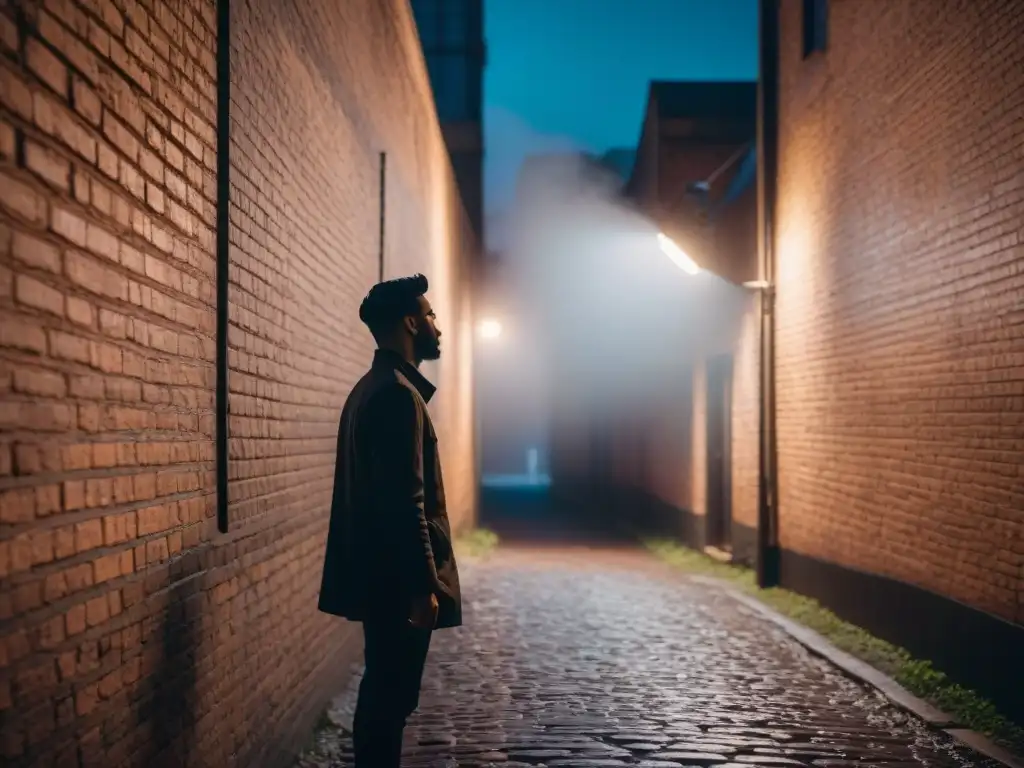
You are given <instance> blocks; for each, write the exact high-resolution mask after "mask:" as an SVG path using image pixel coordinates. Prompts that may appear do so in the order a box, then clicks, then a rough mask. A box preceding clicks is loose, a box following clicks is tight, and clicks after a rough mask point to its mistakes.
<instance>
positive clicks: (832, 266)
mask: <svg viewBox="0 0 1024 768" xmlns="http://www.w3.org/2000/svg"><path fill="white" fill-rule="evenodd" d="M830 5H831V9H832V10H831V18H830V24H829V36H830V39H829V47H828V50H827V51H825V52H824V53H823V54H817V55H814V56H812V57H811V58H809V59H807V60H803V59H802V58H801V39H800V37H801V32H800V30H801V19H800V7H801V4H800V3H798V2H795V0H792V1H791V2H784V3H782V7H783V15H782V20H781V21H782V30H783V34H782V55H781V71H780V74H781V114H780V122H781V135H780V148H779V154H780V165H779V179H778V183H779V200H778V222H777V233H778V240H777V252H778V281H779V293H778V358H777V369H778V446H779V462H780V463H779V473H780V474H779V493H780V497H779V508H780V510H781V520H780V528H781V536H782V543H783V545H784V546H785V547H787V548H790V549H793V550H796V551H798V552H801V553H805V554H808V555H813V556H816V557H819V558H822V559H825V560H829V561H833V562H836V563H840V564H843V565H846V566H852V567H855V568H860V569H863V570H866V571H870V572H874V573H878V574H883V575H886V576H890V577H894V578H897V579H900V580H903V581H907V582H910V583H912V584H916V585H919V586H923V587H926V588H930V589H932V590H935V591H937V592H939V593H941V594H945V595H947V596H950V597H952V598H955V599H957V600H960V601H962V602H965V603H967V604H970V605H973V606H975V607H977V608H980V609H984V610H986V611H989V612H991V613H995V614H998V615H1000V616H1003V617H1005V618H1007V619H1010V620H1015V621H1017V622H1019V623H1020V622H1024V520H1022V518H1021V512H1020V510H1021V509H1022V508H1024V495H1022V484H1021V478H1022V476H1024V475H1022V473H1024V452H1022V450H1021V448H1022V445H1021V442H1020V435H1021V434H1022V433H1024V408H1022V404H1024V386H1022V383H1021V376H1020V371H1021V364H1022V358H1021V349H1022V342H1024V334H1022V331H1021V328H1022V326H1021V325H1020V311H1021V300H1020V296H1021V291H1022V288H1024V277H1022V276H1024V269H1022V266H1024V245H1022V243H1021V235H1020V222H1021V220H1022V219H1024V155H1022V154H1021V150H1020V148H1021V146H1024V101H1022V99H1021V94H1022V91H1021V88H1020V73H1021V72H1022V71H1024V7H1022V6H1019V5H1018V4H1015V3H1006V2H1000V0H980V1H979V2H973V3H961V2H954V1H953V0H948V1H947V0H938V1H936V0H906V2H900V3H857V2H852V1H851V2H833V3H831V4H830Z"/></svg>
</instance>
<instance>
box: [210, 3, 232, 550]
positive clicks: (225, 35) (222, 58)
mask: <svg viewBox="0 0 1024 768" xmlns="http://www.w3.org/2000/svg"><path fill="white" fill-rule="evenodd" d="M230 89H231V12H230V9H229V4H228V0H217V241H216V242H217V398H216V419H215V425H214V430H215V431H216V435H217V436H216V468H217V469H216V477H217V530H219V531H220V532H221V533H227V532H228V399H229V396H230V393H229V392H228V281H229V279H230V277H229V271H228V252H229V249H230V247H231V231H230V227H231V216H230V206H231V182H230V179H229V173H230V171H231V159H230V152H229V150H230V148H231V90H230Z"/></svg>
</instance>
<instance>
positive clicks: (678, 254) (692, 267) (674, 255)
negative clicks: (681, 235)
mask: <svg viewBox="0 0 1024 768" xmlns="http://www.w3.org/2000/svg"><path fill="white" fill-rule="evenodd" d="M658 247H659V248H661V252H662V253H664V254H665V255H666V256H668V257H669V258H670V259H671V260H672V263H673V264H675V265H676V266H677V267H679V268H680V269H681V270H683V272H685V273H686V274H688V275H697V274H700V267H699V266H697V262H695V261H694V260H693V259H691V258H690V257H689V256H688V255H687V254H686V251H684V250H683V249H682V248H680V247H679V246H678V245H676V244H675V243H674V242H673V241H672V239H671V238H670V237H668V235H666V234H665V233H664V232H659V233H658Z"/></svg>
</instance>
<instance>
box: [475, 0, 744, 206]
mask: <svg viewBox="0 0 1024 768" xmlns="http://www.w3.org/2000/svg"><path fill="white" fill-rule="evenodd" d="M485 19H486V21H485V24H486V29H485V35H486V38H487V46H488V66H487V70H486V75H485V81H484V102H485V128H484V130H485V142H486V152H487V158H486V165H485V170H484V174H485V190H486V196H487V209H488V211H489V212H491V213H493V212H494V211H496V210H501V209H502V208H504V207H505V205H506V204H507V201H508V200H509V198H510V196H511V193H512V190H513V188H514V187H513V184H514V180H515V176H516V173H517V171H518V168H519V165H520V163H521V162H522V158H523V156H524V155H526V154H529V153H531V152H536V151H546V150H559V149H573V148H578V149H586V150H591V151H596V152H602V151H604V150H606V149H609V148H611V147H635V145H636V142H637V140H638V139H639V136H640V122H641V120H642V118H643V110H644V104H645V101H646V97H647V83H648V82H649V81H650V80H652V79H662V80H672V79H678V80H748V79H749V80H753V79H755V78H756V76H757V2H756V0H486V7H485Z"/></svg>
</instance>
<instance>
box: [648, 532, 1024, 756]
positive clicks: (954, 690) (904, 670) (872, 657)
mask: <svg viewBox="0 0 1024 768" xmlns="http://www.w3.org/2000/svg"><path fill="white" fill-rule="evenodd" d="M644 544H645V546H646V547H647V548H648V549H649V550H650V551H651V552H652V553H654V554H655V555H656V556H658V557H659V558H660V559H661V560H663V561H665V562H666V563H668V564H670V565H673V566H676V567H678V568H680V569H682V570H685V571H689V572H692V573H699V574H703V575H707V576H714V577H715V578H718V579H721V580H722V581H725V582H728V583H729V584H731V585H732V586H733V587H735V588H736V589H740V590H742V591H743V592H745V593H747V594H750V595H751V596H753V597H755V598H757V599H758V600H760V601H761V602H763V603H764V604H765V605H768V606H771V607H772V608H774V609H775V610H776V611H778V612H779V613H781V614H783V615H784V616H786V617H788V618H790V619H792V620H793V621H796V622H799V623H800V624H803V625H804V626H806V627H808V628H810V629H813V630H814V631H815V632H817V633H818V634H820V635H822V636H823V637H825V638H827V639H828V640H829V641H830V642H831V643H832V644H833V645H835V646H836V647H837V648H840V649H842V650H844V651H846V652H847V653H849V654H852V655H853V656H856V657H857V658H859V659H861V660H862V661H865V662H867V663H868V664H870V665H871V666H873V667H875V668H876V669H878V670H879V671H881V672H883V673H885V674H886V675H888V676H889V677H891V678H892V679H893V680H895V681H896V682H897V683H899V684H900V685H902V686H903V687H904V688H906V689H907V690H908V691H910V692H911V693H913V694H914V695H915V696H917V697H919V698H921V699H924V700H925V701H927V702H929V703H930V704H932V705H933V706H935V707H938V708H939V709H941V710H942V711H944V712H946V713H948V714H949V715H951V716H952V717H954V718H956V720H957V721H958V723H959V724H961V725H963V726H965V727H967V728H970V729H972V730H975V731H980V732H981V733H984V734H985V735H986V736H988V737H989V738H991V739H992V740H993V741H995V742H997V743H999V744H1000V745H1002V746H1003V747H1005V748H1006V749H1008V750H1009V751H1011V752H1013V753H1015V754H1018V755H1021V754H1024V728H1021V727H1020V726H1018V725H1016V724H1014V723H1013V722H1011V721H1010V720H1008V719H1007V718H1005V717H1003V716H1002V715H1000V714H999V712H998V711H997V710H996V708H995V706H994V705H993V704H992V703H991V702H990V701H988V700H987V699H985V698H984V697H982V696H980V695H979V694H977V693H975V692H974V691H972V690H970V689H968V688H964V687H963V686H960V685H957V684H956V683H954V682H953V681H952V680H950V679H949V678H948V677H947V676H946V675H945V674H944V673H943V672H940V671H939V670H937V669H935V668H934V667H933V666H932V665H931V662H929V661H925V660H922V659H915V658H914V657H913V656H911V655H910V653H909V652H908V651H906V650H904V649H903V648H899V647H897V646H895V645H892V644H890V643H887V642H885V641H884V640H880V639H879V638H877V637H875V636H874V635H871V634H869V633H868V632H866V631H865V630H863V629H861V628H860V627H857V626H855V625H853V624H849V623H847V622H845V621H843V620H842V619H840V618H839V617H838V616H836V615H835V614H834V613H832V612H831V611H829V610H828V609H826V608H824V607H823V606H822V605H821V604H820V603H818V602H817V601H816V600H812V599H811V598H808V597H804V596H803V595H799V594H797V593H796V592H790V591H789V590H786V589H780V588H772V589H760V588H758V586H757V584H756V582H755V579H754V572H753V570H751V569H750V568H744V567H739V566H734V565H729V564H726V563H720V562H717V561H715V560H713V559H711V558H710V557H708V556H706V555H704V554H703V553H700V552H697V551H695V550H692V549H688V548H686V547H683V546H681V545H679V544H677V543H675V542H672V541H665V540H648V541H645V542H644Z"/></svg>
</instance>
